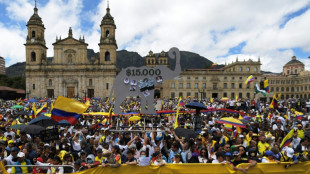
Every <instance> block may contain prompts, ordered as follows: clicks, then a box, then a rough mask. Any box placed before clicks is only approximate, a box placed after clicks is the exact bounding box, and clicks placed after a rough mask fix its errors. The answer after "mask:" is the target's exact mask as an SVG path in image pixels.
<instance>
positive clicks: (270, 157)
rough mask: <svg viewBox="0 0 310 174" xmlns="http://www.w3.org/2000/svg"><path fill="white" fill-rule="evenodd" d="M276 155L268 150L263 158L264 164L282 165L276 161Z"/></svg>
mask: <svg viewBox="0 0 310 174" xmlns="http://www.w3.org/2000/svg"><path fill="white" fill-rule="evenodd" d="M275 158H276V155H275V154H274V153H273V152H272V151H270V150H267V151H266V152H265V156H264V157H263V158H262V163H273V162H276V163H278V164H279V163H280V161H278V160H276V159H275Z"/></svg>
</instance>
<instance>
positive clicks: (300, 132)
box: [297, 123, 305, 139]
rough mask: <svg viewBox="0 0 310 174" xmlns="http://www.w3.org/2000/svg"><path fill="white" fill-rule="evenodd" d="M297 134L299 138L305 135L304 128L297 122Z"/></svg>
mask: <svg viewBox="0 0 310 174" xmlns="http://www.w3.org/2000/svg"><path fill="white" fill-rule="evenodd" d="M297 136H298V137H299V138H300V139H303V138H304V137H305V130H304V129H303V128H302V124H301V123H299V124H298V125H297Z"/></svg>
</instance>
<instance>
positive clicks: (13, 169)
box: [11, 161, 29, 173]
mask: <svg viewBox="0 0 310 174" xmlns="http://www.w3.org/2000/svg"><path fill="white" fill-rule="evenodd" d="M20 165H27V163H26V161H24V162H22V163H20ZM21 169H22V173H29V172H28V167H21ZM11 173H16V169H15V167H12V170H11Z"/></svg>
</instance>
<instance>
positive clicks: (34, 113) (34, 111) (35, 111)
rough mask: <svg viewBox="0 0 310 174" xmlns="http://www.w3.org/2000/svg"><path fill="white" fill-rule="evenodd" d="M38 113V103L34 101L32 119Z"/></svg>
mask: <svg viewBox="0 0 310 174" xmlns="http://www.w3.org/2000/svg"><path fill="white" fill-rule="evenodd" d="M36 115H37V109H36V105H35V104H34V103H33V104H32V119H34V118H35V117H36Z"/></svg>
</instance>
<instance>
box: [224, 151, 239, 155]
mask: <svg viewBox="0 0 310 174" xmlns="http://www.w3.org/2000/svg"><path fill="white" fill-rule="evenodd" d="M225 155H226V154H225ZM238 155H239V152H238V151H234V153H233V156H238Z"/></svg>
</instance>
